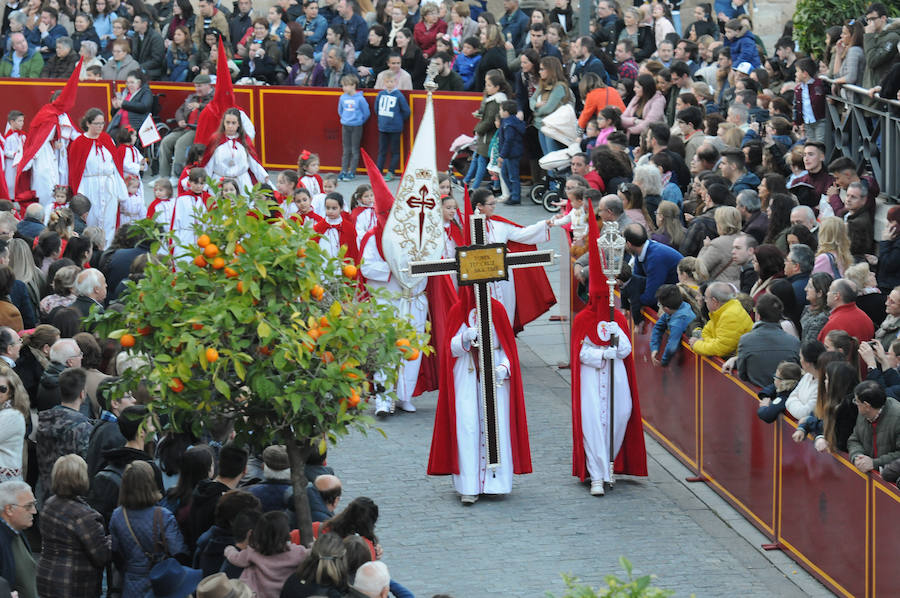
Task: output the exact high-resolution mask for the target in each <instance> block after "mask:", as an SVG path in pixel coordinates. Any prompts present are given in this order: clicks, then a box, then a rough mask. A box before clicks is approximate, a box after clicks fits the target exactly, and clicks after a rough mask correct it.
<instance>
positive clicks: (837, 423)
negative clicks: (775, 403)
mask: <svg viewBox="0 0 900 598" xmlns="http://www.w3.org/2000/svg"><path fill="white" fill-rule="evenodd" d="M825 355H827V353H824V354H823V355H822V356H823V357H824V356H825ZM822 380H823V388H824V392H820V393H819V398H818V400H817V401H816V408H815V410H814V412H813V414H812V415H808V416H807V417H806V418H805V419H804V420H803V421H801V422H800V425H799V426H798V427H797V431H796V432H794V434H793V435H792V438H793V440H794V442H803V439H804V438H806V436H807V434H809V435H811V436H813V437H814V438H815V442H814V446H815V449H816V450H817V451H819V452H820V453H824V452H825V451H830V452H834V451H844V452H846V451H847V440H848V439H849V438H850V434H851V433H852V432H853V427H854V426H855V424H856V416H857V409H856V404H855V403H854V402H853V398H854V395H853V389H854V388H856V385H857V384H859V371H858V370H857V368H855V367H853V366H852V365H850V364H849V363H847V362H846V361H833V362H831V363H829V364H828V365H826V366H825V372H824V376H823V378H822Z"/></svg>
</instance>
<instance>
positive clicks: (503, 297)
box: [486, 220, 550, 326]
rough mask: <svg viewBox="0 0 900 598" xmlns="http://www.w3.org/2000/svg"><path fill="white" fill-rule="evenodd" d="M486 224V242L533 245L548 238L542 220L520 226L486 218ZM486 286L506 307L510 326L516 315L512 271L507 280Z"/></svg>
mask: <svg viewBox="0 0 900 598" xmlns="http://www.w3.org/2000/svg"><path fill="white" fill-rule="evenodd" d="M486 224H487V235H486V241H487V242H488V243H503V244H506V243H507V242H509V241H516V242H517V243H528V244H531V245H534V244H537V243H544V242H547V241H549V240H550V228H549V227H548V226H547V222H546V221H544V220H541V221H540V222H535V223H534V224H532V225H531V226H525V227H521V228H520V227H516V226H513V225H511V224H507V223H505V222H497V221H494V220H488V221H487V223H486ZM488 286H489V287H490V289H491V296H492V297H493V298H494V299H496V300H497V301H499V302H500V303H502V304H503V307H504V308H506V313H507V315H508V316H509V325H510V326H512V325H513V321H514V320H515V317H516V285H515V284H513V275H512V273H510V276H509V280H501V281H500V282H492V283H490V284H489V285H488Z"/></svg>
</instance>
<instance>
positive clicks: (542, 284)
mask: <svg viewBox="0 0 900 598" xmlns="http://www.w3.org/2000/svg"><path fill="white" fill-rule="evenodd" d="M491 220H493V221H495V222H505V223H506V224H510V225H512V226H515V227H516V228H522V225H521V224H517V223H515V222H513V221H512V220H507V219H506V218H503V217H502V216H491ZM506 246H507V247H508V248H509V252H510V253H518V252H520V251H535V250H536V249H537V247H535V246H534V245H526V244H524V243H516V242H515V241H508V242H507V243H506ZM513 284H514V285H515V287H516V314H515V320H514V322H513V330H514V331H515V333H516V334H518V333H519V332H521V331H522V330H524V329H525V325H526V324H528V323H529V322H533V321H534V320H536V319H538V318H539V317H541V316H542V315H544V314H545V313H546V312H547V311H549V310H550V308H551V307H553V306H554V305H556V295H554V294H553V287H551V286H550V280H549V279H548V278H547V272H546V271H545V270H544V269H543V268H516V269H515V270H513Z"/></svg>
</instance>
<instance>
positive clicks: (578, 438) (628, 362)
mask: <svg viewBox="0 0 900 598" xmlns="http://www.w3.org/2000/svg"><path fill="white" fill-rule="evenodd" d="M587 212H588V231H589V233H588V252H589V255H590V269H589V272H590V273H591V276H590V277H589V278H588V281H589V282H588V286H589V287H590V295H591V300H590V304H589V305H588V306H587V307H585V308H584V309H583V310H581V311H580V312H579V313H578V315H577V316H575V319H574V320H573V322H572V340H571V343H572V345H571V360H572V369H571V372H572V475H573V476H576V477H578V478H579V479H580V480H581V481H582V482H583V481H585V479H587V477H588V471H587V461H586V460H585V459H586V458H585V455H584V437H583V436H582V432H581V343H582V341H583V340H584V339H585V338H589V339H590V340H591V342H592V343H594V344H595V345H597V346H600V347H602V346H606V345H609V341H602V340H600V337H599V336H598V335H597V325H598V324H599V323H600V322H607V321H609V286H608V285H607V284H606V280H605V278H604V276H603V268H602V262H601V258H600V251H599V249H598V248H597V237H598V231H597V220H596V218H595V217H594V210H593V206H592V205H591V202H587ZM615 320H616V324H618V325H619V328H620V329H621V330H622V332H623V333H625V334H630V330H631V329H630V327H629V326H628V321H627V320H626V319H625V315H624V314H623V313H622V312H621V311H620V310H618V309H617V310H615ZM625 371H626V372H627V373H628V386H629V387H630V389H631V417H630V418H629V419H628V426H627V427H626V428H625V438H624V439H623V440H622V448H621V449H620V450H619V454H618V455H616V459H615V462H614V464H613V472H615V473H618V474H624V475H633V476H646V475H647V451H646V448H645V447H644V425H643V422H642V421H641V404H640V401H639V400H638V386H637V377H636V376H635V373H634V353H633V352H632V354H631V355H629V356H628V357H626V358H625ZM608 441H609V439H607V442H608Z"/></svg>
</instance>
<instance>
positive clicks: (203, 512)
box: [182, 480, 231, 550]
mask: <svg viewBox="0 0 900 598" xmlns="http://www.w3.org/2000/svg"><path fill="white" fill-rule="evenodd" d="M229 490H231V488H229V487H228V486H226V485H225V484H223V483H222V482H219V481H216V480H203V481H201V482H200V483H199V484H197V487H196V488H194V494H193V496H192V497H191V509H190V513H188V518H187V523H186V525H185V527H184V529H183V530H182V531H183V532H184V536H185V537H184V541H185V543H186V544H187V545H188V547H189V548H190V549H191V550H193V549H194V546H195V544H196V542H197V539H198V538H199V537H200V536H201V535H203V532H205V531H206V530H208V529H209V528H211V527H212V525H213V523H214V521H215V511H216V505H217V504H219V498H220V497H221V496H222V495H223V494H225V493H226V492H228V491H229Z"/></svg>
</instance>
